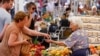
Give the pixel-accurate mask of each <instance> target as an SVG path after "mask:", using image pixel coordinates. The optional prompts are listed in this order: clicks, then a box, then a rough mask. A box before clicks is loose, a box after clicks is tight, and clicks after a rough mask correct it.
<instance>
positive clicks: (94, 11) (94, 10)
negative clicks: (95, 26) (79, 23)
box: [91, 5, 97, 15]
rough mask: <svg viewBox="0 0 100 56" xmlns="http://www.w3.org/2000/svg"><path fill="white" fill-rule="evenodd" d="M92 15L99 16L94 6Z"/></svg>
mask: <svg viewBox="0 0 100 56" xmlns="http://www.w3.org/2000/svg"><path fill="white" fill-rule="evenodd" d="M91 10H92V15H97V7H96V6H95V5H94V6H92V9H91Z"/></svg>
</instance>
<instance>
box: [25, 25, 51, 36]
mask: <svg viewBox="0 0 100 56" xmlns="http://www.w3.org/2000/svg"><path fill="white" fill-rule="evenodd" d="M23 32H24V33H25V34H28V35H31V36H44V37H46V38H50V36H49V34H46V33H41V32H38V31H35V30H31V29H29V28H28V27H26V26H24V28H23Z"/></svg>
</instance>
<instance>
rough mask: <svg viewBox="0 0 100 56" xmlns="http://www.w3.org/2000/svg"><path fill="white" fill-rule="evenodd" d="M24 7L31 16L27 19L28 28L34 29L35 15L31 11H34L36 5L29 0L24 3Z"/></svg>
mask: <svg viewBox="0 0 100 56" xmlns="http://www.w3.org/2000/svg"><path fill="white" fill-rule="evenodd" d="M26 9H27V13H28V14H29V15H30V16H31V18H30V19H29V28H30V29H35V26H34V25H35V21H36V18H35V15H33V13H35V11H36V5H35V3H33V2H29V3H27V4H26Z"/></svg>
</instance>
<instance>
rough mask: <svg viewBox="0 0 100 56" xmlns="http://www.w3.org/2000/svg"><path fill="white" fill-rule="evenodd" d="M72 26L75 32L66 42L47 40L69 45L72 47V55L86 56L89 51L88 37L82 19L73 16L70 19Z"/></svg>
mask: <svg viewBox="0 0 100 56" xmlns="http://www.w3.org/2000/svg"><path fill="white" fill-rule="evenodd" d="M70 28H71V29H72V31H73V33H72V34H71V35H70V36H69V38H68V39H66V40H65V41H64V42H58V41H53V40H47V42H50V43H55V44H58V45H61V46H67V47H69V48H71V49H72V51H73V53H72V56H86V55H87V51H88V46H89V43H88V37H87V35H86V33H85V31H84V30H82V21H81V19H80V18H77V17H72V19H70Z"/></svg>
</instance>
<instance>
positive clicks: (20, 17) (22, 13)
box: [14, 11, 29, 23]
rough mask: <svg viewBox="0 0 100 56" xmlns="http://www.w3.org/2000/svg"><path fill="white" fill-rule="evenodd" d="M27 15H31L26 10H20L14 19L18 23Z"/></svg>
mask: <svg viewBox="0 0 100 56" xmlns="http://www.w3.org/2000/svg"><path fill="white" fill-rule="evenodd" d="M26 16H28V17H29V15H28V14H26V13H25V12H23V11H19V12H17V13H16V14H15V16H14V21H15V22H17V23H18V22H19V21H22V20H24V18H25V17H26Z"/></svg>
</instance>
